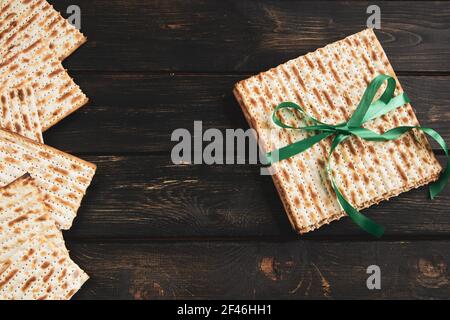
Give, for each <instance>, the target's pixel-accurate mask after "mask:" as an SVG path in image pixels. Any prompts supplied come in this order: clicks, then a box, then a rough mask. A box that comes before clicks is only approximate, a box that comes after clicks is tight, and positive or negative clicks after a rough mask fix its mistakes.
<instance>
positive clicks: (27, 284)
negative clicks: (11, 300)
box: [21, 277, 36, 291]
mask: <svg viewBox="0 0 450 320" xmlns="http://www.w3.org/2000/svg"><path fill="white" fill-rule="evenodd" d="M35 281H36V277H31V278H30V279H28V280H27V281H26V282H25V284H24V285H23V287H22V289H21V290H22V291H27V290H28V288H29V287H30V286H31V285H32V284H33V282H35Z"/></svg>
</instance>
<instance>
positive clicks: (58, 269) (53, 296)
mask: <svg viewBox="0 0 450 320" xmlns="http://www.w3.org/2000/svg"><path fill="white" fill-rule="evenodd" d="M88 278H89V277H88V275H87V274H86V273H85V272H84V271H83V270H81V269H80V268H79V267H78V266H77V265H76V264H75V263H74V262H73V261H72V260H71V259H70V257H69V254H68V252H67V250H66V249H65V248H64V249H61V248H59V247H58V246H56V245H55V244H54V243H53V242H52V241H49V240H48V239H47V238H45V237H39V236H36V237H34V238H32V239H29V240H28V241H27V242H26V243H25V244H24V245H23V246H22V247H21V249H20V250H18V251H17V252H15V253H14V254H13V255H11V256H10V257H9V258H7V259H5V260H3V261H0V299H1V300H66V299H70V298H71V297H72V296H73V295H74V294H75V293H76V292H77V291H78V290H79V289H80V288H81V286H82V285H83V284H84V283H85V282H86V281H87V280H88Z"/></svg>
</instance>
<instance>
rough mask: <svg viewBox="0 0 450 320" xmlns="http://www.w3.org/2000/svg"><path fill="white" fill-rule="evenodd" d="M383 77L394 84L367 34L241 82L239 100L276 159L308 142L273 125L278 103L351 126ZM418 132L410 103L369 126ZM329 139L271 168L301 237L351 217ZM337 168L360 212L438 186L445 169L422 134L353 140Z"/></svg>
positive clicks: (289, 119)
mask: <svg viewBox="0 0 450 320" xmlns="http://www.w3.org/2000/svg"><path fill="white" fill-rule="evenodd" d="M378 74H389V75H391V76H393V77H395V73H394V70H393V69H392V67H391V65H390V63H389V61H388V59H387V57H386V54H385V52H384V50H383V48H382V47H381V44H380V43H379V41H378V39H377V38H376V36H375V34H374V32H373V31H372V30H371V29H368V30H364V31H362V32H360V33H357V34H354V35H352V36H350V37H347V38H346V39H344V40H341V41H338V42H335V43H333V44H330V45H328V46H326V47H324V48H321V49H318V50H317V51H315V52H313V53H309V54H307V55H305V56H302V57H299V58H297V59H294V60H291V61H288V62H287V63H284V64H282V65H280V66H278V67H276V68H274V69H271V70H269V71H267V72H263V73H261V74H259V75H257V76H254V77H251V78H249V79H247V80H244V81H241V82H239V83H238V84H237V85H236V87H235V90H234V93H235V96H236V98H237V100H238V101H239V103H240V105H241V107H242V110H243V111H244V114H245V116H246V118H247V121H248V122H249V124H250V126H251V127H253V128H254V129H255V130H256V131H257V133H258V138H259V143H260V145H261V147H262V148H263V149H264V151H265V152H270V151H273V150H275V149H278V148H281V147H284V146H286V145H288V144H291V143H293V142H295V141H298V140H301V139H303V138H305V137H307V134H306V133H305V132H304V131H299V130H289V129H280V128H279V127H277V126H275V125H274V124H273V123H272V112H273V110H274V109H275V107H276V106H277V105H278V104H280V103H281V102H286V101H291V102H295V103H297V104H299V105H301V106H303V107H304V108H305V110H306V111H307V112H308V113H309V114H311V115H312V116H314V117H315V118H317V119H318V120H320V121H322V122H325V123H330V124H338V123H341V122H343V121H348V120H349V118H350V117H351V115H352V114H353V112H354V110H355V109H356V107H357V105H358V103H359V101H360V99H361V97H362V95H363V93H364V91H365V89H366V88H367V85H368V84H369V83H370V82H371V80H372V79H373V78H374V77H375V76H377V75H378ZM397 83H398V85H397V92H396V94H398V93H399V92H403V89H402V87H401V86H400V84H399V82H398V79H397ZM382 89H384V87H383V88H382ZM281 117H282V120H283V121H284V122H285V123H289V124H291V125H293V126H301V125H305V123H303V121H302V120H301V118H299V117H294V116H293V113H290V112H285V113H283V112H282V113H281ZM417 125H419V123H418V121H417V119H416V116H415V114H414V111H413V109H412V107H411V105H409V104H407V105H405V106H403V107H401V108H398V109H397V110H395V111H392V112H390V113H389V114H387V115H385V116H383V117H381V118H378V119H375V120H373V121H370V122H369V123H367V124H366V125H365V127H366V128H368V129H371V130H373V131H375V132H378V133H382V132H385V131H387V130H389V129H392V128H394V127H398V126H417ZM274 137H275V138H274ZM331 139H332V138H331V137H330V138H329V139H326V140H324V141H322V142H321V143H319V144H316V145H315V146H314V147H312V148H311V149H309V150H307V151H305V152H303V153H301V154H298V155H296V156H294V157H292V158H290V159H287V160H283V161H281V162H279V163H276V164H274V165H273V168H274V171H275V174H274V175H273V176H272V177H273V180H274V182H275V185H276V187H277V190H278V192H279V194H280V197H281V199H282V202H283V204H284V207H285V209H286V211H287V214H288V216H289V219H290V220H291V223H292V224H293V226H294V228H295V229H296V230H297V231H298V232H300V233H305V232H308V231H311V230H314V229H316V228H319V227H320V226H322V225H324V224H326V223H329V222H331V221H333V220H337V219H339V218H341V217H342V216H344V215H345V212H344V211H343V210H342V208H341V207H340V205H339V203H338V202H337V199H336V195H335V193H334V192H333V190H332V188H331V185H330V182H329V180H328V179H327V176H326V169H325V161H326V159H327V156H328V152H329V149H330V146H331ZM331 161H332V162H333V168H334V171H333V172H334V174H335V179H336V182H337V185H338V186H339V189H340V190H341V192H342V194H343V195H344V196H345V197H346V198H347V199H348V200H349V201H350V202H351V203H352V205H353V206H354V207H356V208H357V209H358V210H361V209H363V208H367V207H369V206H371V205H373V204H376V203H378V202H380V201H382V200H386V199H389V198H391V197H395V196H397V195H398V194H400V193H402V192H406V191H408V190H410V189H412V188H416V187H419V186H422V185H425V184H428V183H430V182H432V181H435V180H437V179H438V177H439V174H440V172H441V170H442V168H441V166H440V165H439V163H438V161H437V160H436V158H435V156H434V154H433V152H432V150H431V147H430V145H429V143H428V141H427V140H426V138H425V136H424V134H422V133H421V132H418V131H414V132H410V133H408V134H405V135H404V136H402V138H401V139H398V140H395V141H389V142H383V143H380V142H377V143H375V142H367V141H363V140H361V139H359V138H357V137H352V138H351V139H349V140H348V141H346V142H344V143H343V144H342V145H341V146H340V147H339V148H338V149H337V150H336V151H335V152H334V154H333V157H332V159H331Z"/></svg>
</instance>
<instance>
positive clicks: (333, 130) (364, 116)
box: [267, 74, 450, 238]
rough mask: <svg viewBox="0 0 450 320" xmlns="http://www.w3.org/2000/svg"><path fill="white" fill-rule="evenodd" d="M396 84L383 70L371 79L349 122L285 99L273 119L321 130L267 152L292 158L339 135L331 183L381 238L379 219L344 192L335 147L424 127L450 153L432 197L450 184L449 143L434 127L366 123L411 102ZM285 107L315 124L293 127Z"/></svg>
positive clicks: (271, 158)
mask: <svg viewBox="0 0 450 320" xmlns="http://www.w3.org/2000/svg"><path fill="white" fill-rule="evenodd" d="M385 82H387V85H386V88H385V89H384V92H383V94H382V95H381V96H380V98H379V99H378V100H376V101H373V100H374V99H375V97H376V95H377V93H378V91H379V89H380V88H381V86H382V85H383V84H384V83H385ZM395 88H396V80H395V78H393V77H391V76H389V75H385V74H380V75H378V76H376V77H375V78H374V79H373V80H372V81H371V83H370V84H369V85H368V87H367V89H366V91H365V92H364V94H363V96H362V98H361V101H360V102H359V104H358V107H357V108H356V110H355V112H354V113H353V115H352V116H351V118H350V119H349V120H348V122H344V123H340V124H337V125H330V124H326V123H323V122H321V121H319V120H317V119H315V118H314V117H312V116H310V115H309V114H308V113H307V112H306V111H305V110H304V109H303V108H302V107H301V106H299V105H297V104H295V103H293V102H283V103H281V104H279V105H278V106H277V107H276V108H275V110H274V112H273V114H272V119H273V122H274V123H275V124H276V125H277V126H279V127H281V128H284V129H292V130H304V131H307V132H308V131H311V132H318V134H316V135H313V136H310V137H308V138H305V139H303V140H300V141H297V142H294V143H292V144H290V145H287V146H285V147H283V148H280V149H277V150H274V151H272V152H269V153H268V154H267V160H268V163H270V164H273V163H276V162H278V161H281V160H285V159H288V158H291V157H293V156H295V155H297V154H299V153H302V152H304V151H306V150H308V149H309V148H311V147H313V146H314V145H315V144H317V143H319V142H320V141H322V140H324V139H326V138H328V137H331V136H333V135H334V136H335V137H334V139H333V142H332V144H331V148H330V152H329V155H328V159H327V175H328V178H329V180H330V181H331V186H332V187H333V190H334V192H335V193H336V198H337V200H338V202H339V204H340V205H341V207H342V209H343V210H344V211H345V212H346V213H347V214H348V215H349V216H350V218H351V219H352V220H353V221H354V222H355V223H356V224H357V225H358V226H359V227H360V228H362V229H363V230H365V231H366V232H368V233H370V234H372V235H373V236H375V237H377V238H379V237H381V236H382V235H383V233H384V228H383V227H381V226H379V225H377V224H376V223H375V222H373V221H372V220H370V219H369V218H367V217H365V216H364V215H363V214H361V213H360V212H358V210H356V209H355V208H354V207H353V206H352V205H351V204H350V203H349V202H348V201H347V199H345V197H344V196H343V195H342V193H341V192H340V190H339V188H338V186H337V184H336V181H335V180H334V178H333V175H332V167H331V156H332V154H333V152H334V150H335V149H336V148H337V147H338V146H339V145H340V144H341V143H342V142H344V141H345V140H347V139H348V138H350V137H351V136H357V137H359V138H361V139H364V140H367V141H375V142H381V141H389V140H396V139H398V138H399V137H401V136H402V135H403V134H405V133H407V132H409V131H411V130H413V129H417V130H421V131H423V132H425V133H426V134H427V135H429V136H430V137H432V138H433V139H434V140H435V141H436V142H437V143H438V144H439V146H440V147H441V148H442V149H443V150H444V153H445V155H446V156H447V165H446V167H445V169H444V170H443V172H442V174H441V176H440V178H439V179H438V180H437V181H436V182H434V183H433V184H431V185H430V197H431V199H433V198H435V197H436V196H437V195H438V194H439V193H440V192H441V191H442V190H443V189H444V188H445V187H446V185H447V183H448V179H449V176H450V166H449V164H450V160H449V157H448V155H449V153H448V147H447V144H446V143H445V141H444V139H443V138H442V137H441V136H440V135H439V134H438V133H437V132H436V131H435V130H433V129H431V128H423V127H418V126H402V127H397V128H393V129H391V130H389V131H386V132H385V133H383V134H378V133H376V132H373V131H371V130H369V129H366V128H364V127H362V125H363V124H364V123H366V122H368V121H370V120H373V119H376V118H378V117H381V116H383V115H385V114H387V113H388V112H390V111H393V110H395V109H397V108H399V107H401V106H403V105H405V104H406V103H409V102H410V100H409V98H408V96H407V95H406V94H404V93H402V94H399V95H398V96H395V97H394V93H395ZM284 109H293V110H294V111H297V112H299V113H300V114H301V115H302V116H303V120H304V121H305V122H306V123H311V124H312V125H308V126H304V127H293V126H290V125H287V124H285V123H283V121H282V120H281V119H280V118H279V116H278V112H280V111H281V110H284Z"/></svg>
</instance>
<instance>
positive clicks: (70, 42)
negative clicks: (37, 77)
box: [0, 0, 86, 60]
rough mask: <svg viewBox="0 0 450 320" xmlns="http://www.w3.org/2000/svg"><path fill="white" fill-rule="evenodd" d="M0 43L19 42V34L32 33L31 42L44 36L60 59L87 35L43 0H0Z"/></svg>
mask: <svg viewBox="0 0 450 320" xmlns="http://www.w3.org/2000/svg"><path fill="white" fill-rule="evenodd" d="M0 21H1V22H0V46H6V47H12V46H16V45H18V43H19V42H18V41H20V39H19V38H20V34H21V33H26V34H35V35H38V37H39V38H31V39H29V41H30V42H34V41H36V40H38V39H47V40H48V46H49V48H50V49H51V50H52V51H53V52H55V54H56V56H57V58H58V59H60V60H63V59H64V58H66V57H67V56H69V55H70V54H71V53H72V52H73V51H75V50H76V49H77V48H78V47H80V46H81V45H82V44H83V43H85V42H86V37H85V36H84V35H83V34H82V33H81V32H80V31H79V30H78V29H77V28H75V27H74V26H72V25H71V24H70V23H69V22H68V21H67V20H66V19H64V18H63V17H62V16H61V14H60V13H59V12H57V11H56V10H55V9H54V8H53V6H52V5H50V4H49V3H48V2H47V1H45V0H1V1H0Z"/></svg>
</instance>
